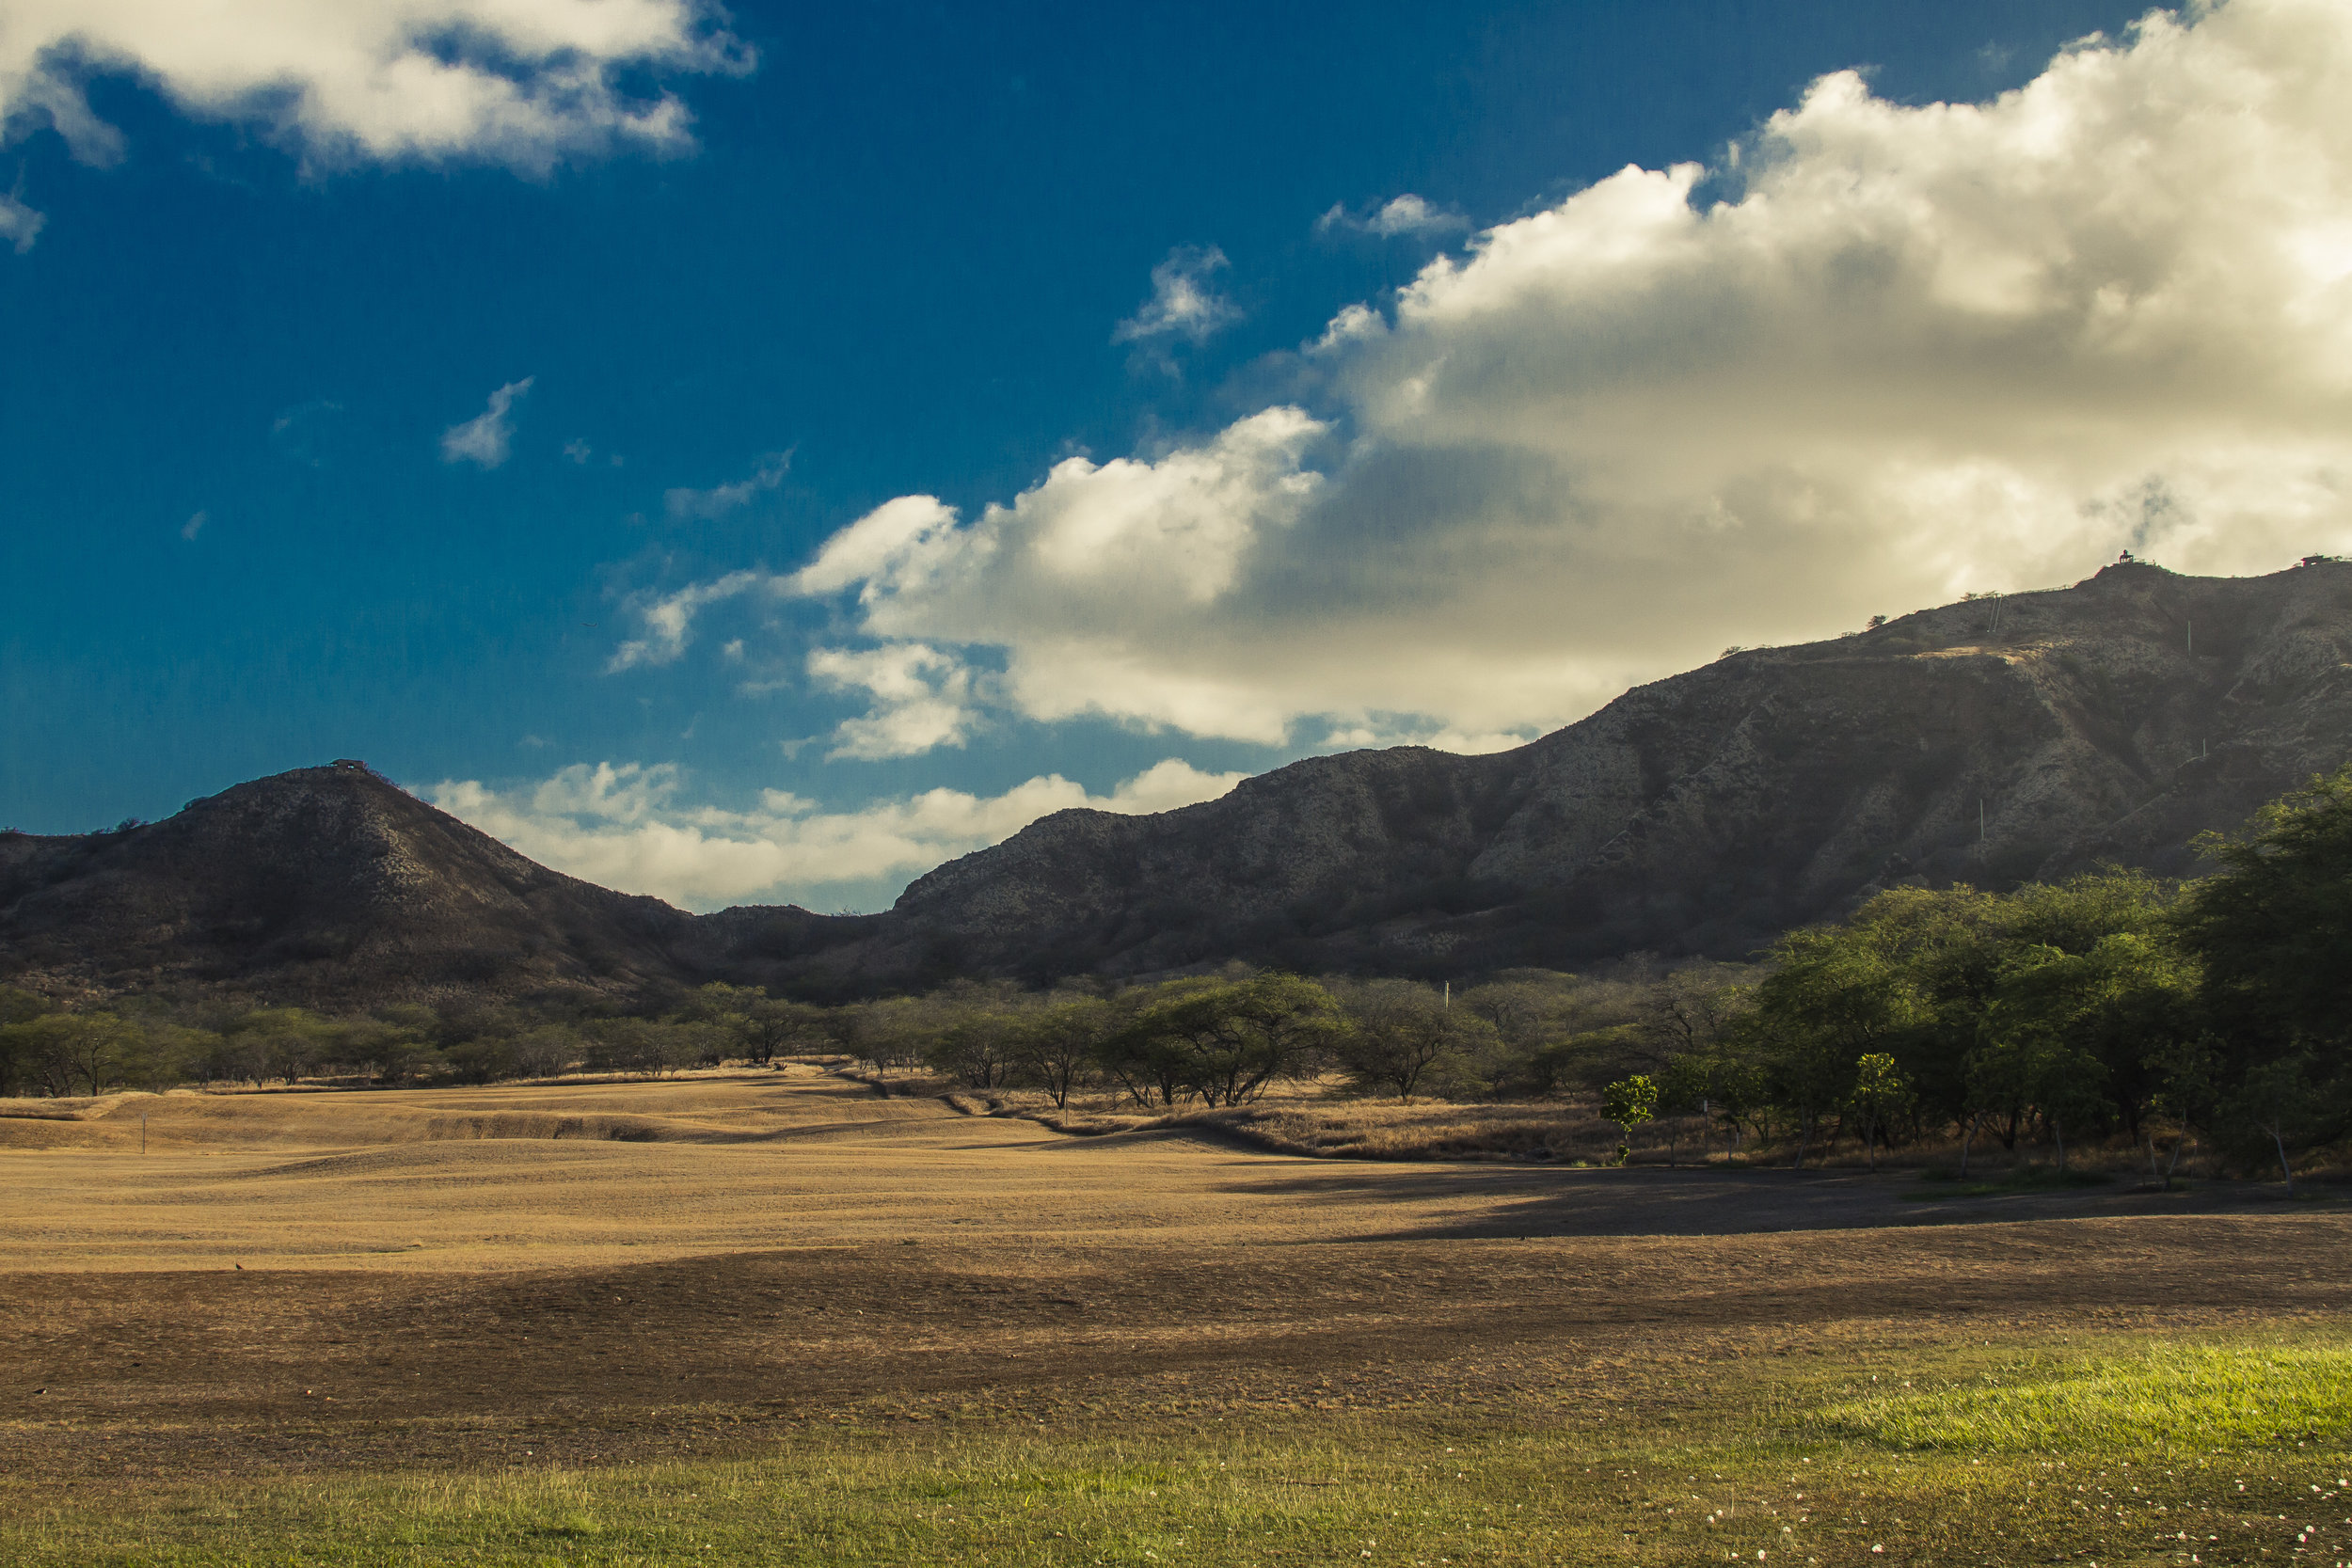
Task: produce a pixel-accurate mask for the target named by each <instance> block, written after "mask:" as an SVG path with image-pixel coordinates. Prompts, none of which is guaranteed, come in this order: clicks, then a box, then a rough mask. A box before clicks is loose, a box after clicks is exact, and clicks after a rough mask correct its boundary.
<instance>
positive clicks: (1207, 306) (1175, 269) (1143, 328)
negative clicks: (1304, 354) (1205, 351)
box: [1111, 245, 1241, 343]
mask: <svg viewBox="0 0 2352 1568" xmlns="http://www.w3.org/2000/svg"><path fill="white" fill-rule="evenodd" d="M1228 265H1229V263H1228V262H1227V261H1226V260H1225V252H1224V251H1222V250H1220V249H1218V248H1217V247H1216V245H1178V246H1177V247H1176V248H1175V249H1173V250H1171V251H1169V252H1168V260H1166V261H1162V262H1161V263H1160V264H1159V265H1158V266H1156V267H1153V268H1152V297H1151V298H1150V299H1147V300H1145V301H1144V302H1143V306H1142V308H1141V309H1138V310H1136V313H1135V314H1134V315H1132V316H1130V317H1128V318H1127V319H1126V320H1125V321H1123V322H1120V324H1119V325H1118V327H1117V328H1116V329H1115V330H1114V331H1113V332H1112V333H1111V341H1112V342H1115V343H1136V342H1150V341H1153V340H1155V339H1163V338H1183V339H1185V340H1187V341H1192V342H1196V343H1198V342H1201V341H1206V340H1207V339H1208V338H1209V337H1210V336H1211V335H1213V334H1214V333H1216V330H1217V329H1218V328H1219V327H1222V326H1226V325H1230V324H1232V323H1233V322H1236V321H1239V320H1240V319H1241V310H1240V309H1239V308H1238V307H1236V306H1235V305H1234V304H1233V302H1232V300H1230V299H1227V298H1226V297H1225V296H1224V295H1223V294H1220V293H1217V292H1216V288H1215V286H1214V285H1213V284H1212V283H1211V282H1210V279H1211V278H1212V277H1215V276H1216V274H1218V273H1220V272H1223V271H1224V270H1225V269H1226V267H1227V266H1228Z"/></svg>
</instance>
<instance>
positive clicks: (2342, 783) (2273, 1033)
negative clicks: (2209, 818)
mask: <svg viewBox="0 0 2352 1568" xmlns="http://www.w3.org/2000/svg"><path fill="white" fill-rule="evenodd" d="M2252 829H2253V831H2252V832H2251V833H2250V834H2249V835H2248V836H2246V837H2244V838H2242V839H2234V840H2233V839H2227V838H2223V837H2221V836H2220V835H2218V834H2210V833H2209V834H2207V835H2205V836H2204V837H2203V838H2201V839H2200V840H2199V841H2198V846H2197V847H2198V848H2199V849H2200V850H2201V852H2203V853H2204V854H2206V855H2207V856H2209V857H2211V858H2212V859H2214V860H2217V861H2218V862H2219V863H2220V864H2221V870H2220V872H2219V873H2218V874H2217V875H2216V876H2213V877H2210V878H2208V879H2205V880H2204V881H2202V882H2200V883H2198V884H2197V885H2196V886H2195V887H2193V888H2192V889H2191V890H2190V891H2189V894H2188V895H2187V896H2186V898H2185V899H2184V900H2183V908H2182V910H2181V911H2180V915H2179V928H2180V932H2181V938H2182V941H2183V942H2184V943H2185V945H2186V946H2187V948H2188V949H2189V950H2190V951H2191V952H2192V953H2194V954H2196V955H2197V956H2198V957H2199V958H2202V959H2203V960H2204V965H2205V974H2206V979H2207V991H2208V1003H2209V1005H2210V1006H2213V1008H2214V1009H2215V1011H2216V1015H2217V1021H2218V1022H2219V1023H2220V1024H2221V1026H2222V1028H2223V1030H2224V1031H2225V1033H2228V1034H2230V1035H2232V1036H2233V1037H2236V1038H2238V1039H2239V1040H2241V1041H2243V1042H2244V1043H2245V1044H2247V1045H2249V1046H2251V1047H2252V1048H2253V1049H2254V1051H2255V1052H2256V1053H2259V1054H2262V1055H2283V1054H2287V1053H2290V1052H2293V1051H2296V1050H2299V1049H2303V1048H2306V1047H2308V1048H2309V1049H2310V1050H2311V1051H2312V1067H2313V1069H2315V1070H2316V1071H2318V1072H2320V1073H2322V1074H2324V1075H2327V1076H2333V1075H2334V1074H2335V1073H2337V1072H2339V1071H2341V1070H2342V1069H2343V1067H2344V1053H2345V1048H2346V1043H2347V1037H2352V763H2348V764H2346V765H2345V766H2344V767H2343V768H2338V769H2337V770H2336V771H2335V772H2333V773H2330V774H2328V775H2327V776H2325V777H2322V778H2314V779H2312V782H2311V784H2309V785H2308V786H2307V787H2306V788H2304V789H2301V790H2298V791H2296V793H2294V794H2291V795H2287V796H2284V797H2282V798H2281V799H2280V800H2275V801H2272V802H2271V803H2270V804H2269V805H2266V806H2265V807H2263V808H2262V810H2261V811H2260V812H2258V813H2257V814H2256V815H2255V817H2254V820H2253V823H2252Z"/></svg>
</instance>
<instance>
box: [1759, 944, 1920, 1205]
mask: <svg viewBox="0 0 2352 1568" xmlns="http://www.w3.org/2000/svg"><path fill="white" fill-rule="evenodd" d="M1773 953H1774V957H1775V958H1778V959H1779V961H1780V968H1779V969H1778V970H1777V971H1775V972H1774V973H1773V974H1772V975H1771V976H1770V977H1769V978H1767V979H1766V980H1765V981H1764V982H1763V983H1762V984H1761V985H1759V986H1758V987H1756V1010H1755V1011H1754V1012H1753V1013H1751V1014H1749V1015H1748V1016H1747V1017H1746V1018H1745V1019H1743V1020H1741V1021H1740V1023H1739V1024H1737V1025H1735V1026H1734V1034H1735V1036H1736V1037H1738V1038H1739V1040H1740V1042H1741V1044H1742V1046H1743V1047H1744V1048H1745V1049H1746V1050H1748V1051H1751V1052H1753V1053H1755V1054H1756V1057H1757V1058H1759V1059H1760V1061H1761V1062H1762V1063H1763V1065H1764V1067H1765V1071H1766V1074H1767V1078H1768V1081H1769V1082H1770V1084H1771V1085H1772V1087H1771V1091H1770V1092H1771V1093H1772V1096H1773V1098H1774V1099H1776V1100H1777V1101H1780V1102H1781V1104H1782V1105H1783V1106H1785V1107H1786V1108H1787V1109H1788V1112H1789V1113H1790V1116H1791V1117H1792V1119H1794V1120H1795V1121H1796V1123H1797V1126H1798V1131H1799V1135H1798V1141H1797V1152H1796V1158H1795V1161H1794V1166H1795V1168H1799V1169H1802V1168H1803V1167H1804V1157H1805V1155H1806V1153H1807V1152H1808V1151H1809V1150H1810V1148H1811V1147H1812V1142H1813V1134H1814V1133H1815V1132H1816V1131H1818V1130H1819V1128H1820V1120H1821V1117H1824V1116H1825V1115H1827V1114H1828V1113H1829V1112H1831V1111H1833V1110H1835V1109H1836V1108H1837V1107H1839V1106H1841V1105H1844V1104H1846V1103H1848V1101H1849V1100H1850V1098H1851V1093H1852V1089H1853V1073H1854V1064H1855V1063H1856V1062H1858V1061H1860V1060H1861V1059H1862V1058H1863V1057H1864V1056H1867V1055H1869V1054H1871V1053H1874V1052H1889V1053H1891V1052H1892V1051H1894V1050H1895V1049H1896V1048H1897V1047H1898V1045H1899V1044H1900V1043H1901V1042H1903V1041H1904V1040H1905V1038H1906V1037H1908V1036H1910V1035H1911V1034H1913V1033H1914V1032H1915V1031H1916V1030H1917V1029H1918V1028H1919V1026H1920V1025H1921V1023H1922V1022H1926V1020H1927V1017H1928V1011H1927V1009H1926V1007H1925V1006H1923V1005H1922V1001H1921V998H1920V996H1919V992H1918V987H1917V985H1916V982H1915V979H1914V978H1913V976H1912V975H1911V974H1908V973H1907V972H1906V967H1905V965H1903V964H1902V963H1901V962H1900V961H1899V956H1898V955H1897V954H1895V953H1892V952H1890V951H1889V944H1888V943H1887V942H1885V941H1884V940H1883V933H1882V932H1880V931H1878V930H1876V929H1874V928H1872V927H1868V926H1863V927H1849V928H1847V929H1844V930H1837V929H1816V930H1808V931H1798V932H1794V933H1792V934H1791V935H1789V936H1788V937H1785V938H1783V939H1782V940H1781V942H1779V944H1778V945H1777V946H1776V947H1775V948H1774V950H1773ZM1833 1136H1834V1135H1833Z"/></svg>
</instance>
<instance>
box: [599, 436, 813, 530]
mask: <svg viewBox="0 0 2352 1568" xmlns="http://www.w3.org/2000/svg"><path fill="white" fill-rule="evenodd" d="M580 448H581V451H580V456H578V457H576V458H574V459H573V461H574V462H576V463H585V462H586V461H587V460H588V453H587V449H586V444H585V443H580ZM564 451H565V452H566V453H569V452H570V451H571V448H569V447H566V448H564ZM791 467H792V454H791V453H790V452H786V451H771V452H770V453H769V454H768V455H767V456H765V457H763V458H761V459H760V460H759V464H758V466H757V467H755V468H753V469H752V471H751V472H750V473H749V474H748V475H746V476H745V477H743V478H741V479H739V480H737V481H735V482H734V483H732V484H718V485H713V486H712V487H711V488H709V489H707V490H689V489H683V488H681V489H675V490H665V491H663V492H662V493H661V505H662V509H663V510H664V511H665V512H667V513H668V514H669V516H670V520H671V521H672V522H674V523H675V522H685V521H688V520H690V519H695V518H703V519H707V518H711V517H723V516H725V515H727V514H728V513H730V512H732V511H734V510H735V509H736V508H737V507H739V506H748V505H750V504H751V503H752V501H754V500H755V499H757V498H758V497H759V496H760V495H761V494H763V493H764V492H766V491H770V490H773V489H774V488H775V487H776V486H777V485H779V484H782V483H784V476H785V475H786V474H787V472H789V471H790V469H791Z"/></svg>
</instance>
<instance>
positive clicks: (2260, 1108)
mask: <svg viewBox="0 0 2352 1568" xmlns="http://www.w3.org/2000/svg"><path fill="white" fill-rule="evenodd" d="M2311 1067H2312V1059H2311V1056H2310V1054H2309V1053H2307V1052H2300V1051H2298V1052H2296V1053H2293V1054H2292V1055H2286V1056H2280V1057H2276V1058H2274V1059H2272V1060H2270V1061H2267V1062H2264V1063H2262V1064H2261V1065H2259V1066H2257V1067H2255V1068H2254V1069H2252V1070H2250V1071H2249V1072H2248V1073H2247V1074H2246V1078H2245V1081H2244V1082H2243V1083H2241V1084H2240V1085H2238V1089H2237V1092H2236V1093H2235V1094H2233V1095H2232V1096H2231V1097H2230V1100H2229V1101H2228V1114H2229V1115H2230V1116H2231V1117H2232V1118H2233V1119H2234V1120H2236V1121H2238V1122H2239V1123H2241V1124H2243V1125H2244V1126H2246V1127H2248V1128H2249V1129H2251V1130H2252V1131H2254V1132H2260V1133H2261V1134H2262V1135H2263V1136H2264V1137H2265V1138H2267V1139H2268V1140H2269V1141H2270V1147H2271V1148H2272V1149H2273V1150H2274V1151H2275V1152H2276V1153H2277V1154H2278V1157H2279V1175H2280V1177H2281V1178H2282V1179H2283V1180H2285V1181H2286V1184H2287V1196H2289V1197H2293V1196H2295V1163H2294V1162H2293V1161H2292V1160H2290V1159H2289V1158H2288V1157H2287V1146H2288V1145H2289V1144H2291V1143H2293V1144H2299V1143H2301V1142H2302V1141H2303V1140H2304V1139H2305V1138H2306V1137H2307V1136H2308V1135H2309V1134H2310V1132H2312V1129H2313V1128H2314V1127H2315V1126H2317V1125H2318V1124H2319V1122H2320V1119H2321V1118H2320V1116H2319V1111H2318V1105H2317V1103H2316V1098H2317V1097H2316V1096H2315V1095H2314V1094H2313V1092H2312V1081H2311Z"/></svg>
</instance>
